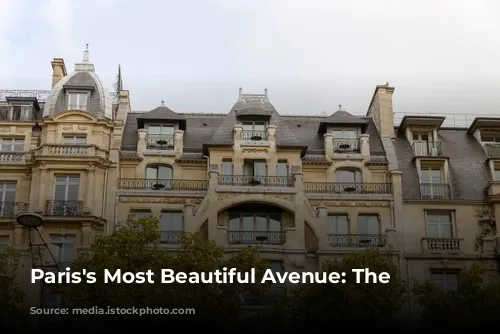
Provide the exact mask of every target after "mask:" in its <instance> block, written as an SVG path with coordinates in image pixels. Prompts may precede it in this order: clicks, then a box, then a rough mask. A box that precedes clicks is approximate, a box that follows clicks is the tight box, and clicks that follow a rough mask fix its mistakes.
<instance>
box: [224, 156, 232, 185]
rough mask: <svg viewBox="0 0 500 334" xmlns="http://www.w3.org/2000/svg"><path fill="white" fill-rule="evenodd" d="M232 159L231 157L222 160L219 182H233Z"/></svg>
mask: <svg viewBox="0 0 500 334" xmlns="http://www.w3.org/2000/svg"><path fill="white" fill-rule="evenodd" d="M232 176H233V161H232V160H231V159H227V160H226V159H225V160H222V166H221V181H222V182H221V183H222V184H228V185H230V184H232V183H233V182H232V181H233V177H232Z"/></svg>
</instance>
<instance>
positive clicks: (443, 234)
mask: <svg viewBox="0 0 500 334" xmlns="http://www.w3.org/2000/svg"><path fill="white" fill-rule="evenodd" d="M453 235H454V234H453V220H452V217H451V213H432V212H431V213H427V236H428V237H429V238H453Z"/></svg>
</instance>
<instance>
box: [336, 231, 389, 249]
mask: <svg viewBox="0 0 500 334" xmlns="http://www.w3.org/2000/svg"><path fill="white" fill-rule="evenodd" d="M328 243H329V244H330V246H332V247H364V248H376V247H385V246H386V245H387V235H386V234H330V235H329V236H328Z"/></svg>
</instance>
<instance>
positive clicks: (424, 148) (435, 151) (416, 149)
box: [412, 141, 441, 157]
mask: <svg viewBox="0 0 500 334" xmlns="http://www.w3.org/2000/svg"><path fill="white" fill-rule="evenodd" d="M412 148H413V155H414V156H417V157H438V156H440V155H441V143H440V142H436V141H434V142H432V141H431V142H428V141H415V142H413V145H412Z"/></svg>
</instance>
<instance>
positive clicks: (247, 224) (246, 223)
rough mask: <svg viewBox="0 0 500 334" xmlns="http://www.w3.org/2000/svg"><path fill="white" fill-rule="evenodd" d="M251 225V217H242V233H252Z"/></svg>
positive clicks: (246, 215)
mask: <svg viewBox="0 0 500 334" xmlns="http://www.w3.org/2000/svg"><path fill="white" fill-rule="evenodd" d="M253 224H254V223H253V215H248V214H245V215H244V216H243V226H242V227H243V228H242V231H253V230H254V227H253Z"/></svg>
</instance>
